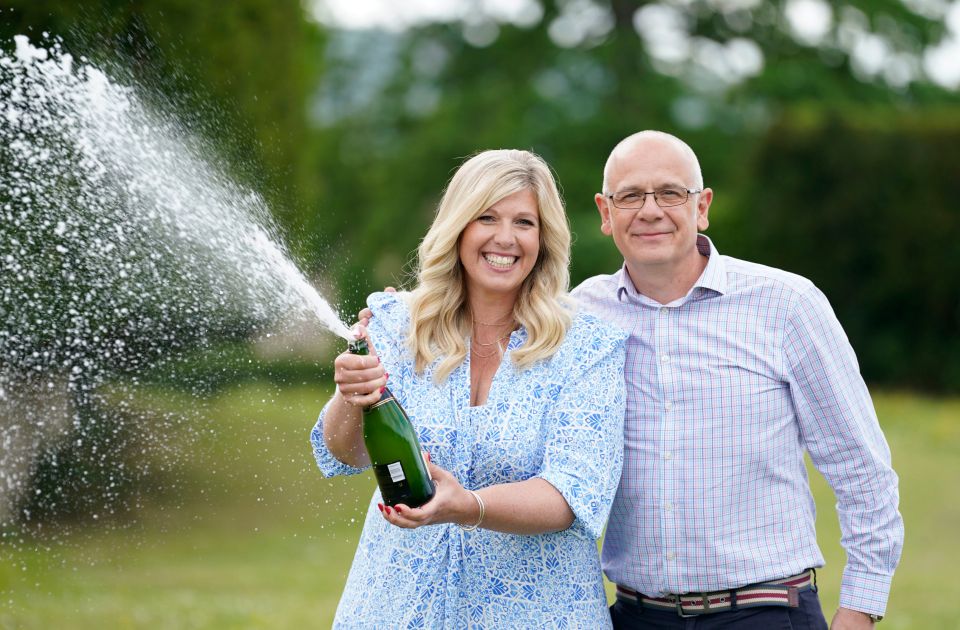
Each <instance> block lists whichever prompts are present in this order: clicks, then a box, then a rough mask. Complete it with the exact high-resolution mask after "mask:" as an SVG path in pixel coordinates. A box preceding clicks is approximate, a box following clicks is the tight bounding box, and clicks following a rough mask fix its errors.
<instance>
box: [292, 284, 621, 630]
mask: <svg viewBox="0 0 960 630" xmlns="http://www.w3.org/2000/svg"><path fill="white" fill-rule="evenodd" d="M368 304H369V306H370V308H371V309H372V311H373V314H374V317H373V319H372V320H371V321H370V326H369V330H370V335H371V337H372V339H373V343H374V346H375V348H376V350H377V352H378V353H379V355H380V357H381V359H382V361H383V364H384V365H385V366H386V369H387V371H388V372H389V373H390V389H391V391H393V393H394V395H395V396H396V397H397V400H398V401H399V402H400V404H401V405H402V406H403V407H404V409H405V410H406V411H407V414H408V415H409V416H410V419H411V421H412V422H413V424H414V426H415V427H416V429H417V431H418V433H419V436H420V442H421V446H422V447H423V448H424V450H426V451H428V452H429V453H430V456H431V458H432V460H433V462H434V463H436V464H437V465H438V466H440V467H442V468H445V469H446V470H448V471H450V472H451V473H452V474H453V475H454V476H456V477H457V479H458V480H459V481H460V483H461V484H463V486H464V487H465V488H468V489H472V490H479V489H480V488H485V487H487V486H491V485H494V484H501V483H509V482H513V481H522V480H525V479H530V478H532V477H540V478H542V479H545V480H547V481H548V482H549V483H550V484H552V485H553V486H554V487H555V488H557V490H559V491H560V493H561V494H562V495H563V497H564V499H566V501H567V503H568V504H569V505H570V508H571V509H572V510H573V513H574V514H575V516H576V519H575V521H574V523H573V525H572V526H571V527H570V528H569V529H566V530H564V531H561V532H555V533H550V534H539V535H516V534H503V533H499V532H494V531H489V530H485V529H477V530H473V531H464V530H462V529H460V528H459V527H457V526H456V525H451V524H442V525H428V526H425V527H420V528H418V529H413V530H408V529H401V528H398V527H394V526H393V525H390V524H389V523H387V522H386V521H385V520H384V519H383V517H382V516H381V515H380V512H379V510H378V509H377V503H378V502H380V501H381V498H380V492H379V490H376V491H374V494H373V498H372V500H371V501H370V505H369V506H368V508H367V515H366V521H365V523H364V526H363V533H362V534H361V537H360V543H359V546H358V548H357V553H356V556H355V557H354V560H353V566H352V567H351V569H350V575H349V577H348V578H347V583H346V586H345V588H344V592H343V596H342V598H341V599H340V605H339V607H338V608H337V616H336V620H335V621H334V627H335V628H379V629H382V628H431V629H433V628H444V629H449V630H461V629H463V628H496V629H503V628H537V627H544V628H590V629H591V630H593V629H597V628H608V627H610V618H609V614H608V612H607V607H606V597H605V594H604V590H603V582H602V578H601V572H600V564H599V561H598V557H597V545H596V539H597V538H599V536H600V533H601V531H602V529H603V525H604V522H605V521H606V518H607V513H608V512H609V510H610V505H611V502H612V501H613V496H614V493H615V492H616V489H617V485H618V483H619V480H620V468H621V465H622V461H623V415H624V379H623V362H624V338H625V336H624V334H623V333H621V332H620V331H619V330H616V329H611V327H610V326H609V325H608V324H605V323H602V322H601V321H600V320H599V319H596V318H594V317H593V316H591V315H588V314H585V313H580V314H578V315H577V316H576V317H575V319H574V323H573V324H572V326H571V327H570V329H569V331H568V333H567V337H566V339H565V340H564V342H563V344H562V345H561V347H560V348H559V350H558V351H557V353H556V354H555V355H554V356H553V357H551V358H550V359H549V360H546V361H541V362H539V363H538V364H535V365H534V366H532V367H530V368H528V369H526V370H524V371H519V372H518V371H517V370H516V369H515V367H514V365H513V362H512V361H511V360H510V353H511V352H512V351H513V350H515V349H516V348H518V347H520V346H521V345H522V344H523V343H524V341H525V340H526V331H525V330H524V329H523V328H522V327H521V328H520V329H519V330H517V331H515V332H514V333H513V334H512V335H511V337H510V341H509V344H508V346H507V350H506V354H505V357H504V360H503V362H502V363H501V365H500V368H499V370H498V371H497V373H496V374H495V376H494V378H493V382H492V384H491V387H490V393H489V396H488V399H487V402H486V404H484V405H483V406H479V407H471V406H470V359H469V353H467V359H465V360H464V362H463V363H462V364H461V365H460V366H459V367H457V368H456V369H455V370H454V371H453V372H452V373H451V374H450V377H449V378H448V379H447V380H446V382H445V383H443V384H442V385H439V386H438V385H436V384H434V382H433V368H434V367H435V365H433V366H428V367H427V369H426V370H425V371H424V373H423V374H419V375H418V374H417V373H416V372H415V371H414V363H413V359H412V356H411V355H410V353H409V352H408V351H407V350H406V347H405V345H404V340H405V338H406V331H407V329H408V326H409V321H410V314H409V310H408V308H407V306H406V304H405V302H404V301H403V297H402V294H390V293H375V294H373V295H371V296H370V298H369V300H368ZM325 413H326V408H324V410H323V412H321V414H320V419H319V420H318V421H317V424H316V426H315V427H314V429H313V432H312V433H311V442H312V444H313V449H314V454H315V456H316V458H317V463H318V465H319V466H320V470H321V471H322V472H323V474H324V475H326V476H328V477H329V476H332V475H344V474H355V473H359V472H362V469H359V468H354V467H352V466H348V465H346V464H344V463H342V462H340V461H339V460H337V459H336V458H334V457H333V455H332V454H331V453H330V451H329V450H327V448H326V446H325V445H324V442H323V419H324V415H325Z"/></svg>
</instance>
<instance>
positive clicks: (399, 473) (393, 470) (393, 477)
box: [387, 462, 407, 483]
mask: <svg viewBox="0 0 960 630" xmlns="http://www.w3.org/2000/svg"><path fill="white" fill-rule="evenodd" d="M387 472H389V473H390V481H392V482H393V483H399V482H401V481H406V479H407V477H406V475H404V474H403V466H402V465H401V464H400V462H393V463H392V464H387Z"/></svg>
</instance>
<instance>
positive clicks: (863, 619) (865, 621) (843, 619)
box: [830, 608, 876, 630]
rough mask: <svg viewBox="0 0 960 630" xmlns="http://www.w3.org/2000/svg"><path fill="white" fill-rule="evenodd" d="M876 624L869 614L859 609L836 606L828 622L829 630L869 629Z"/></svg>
mask: <svg viewBox="0 0 960 630" xmlns="http://www.w3.org/2000/svg"><path fill="white" fill-rule="evenodd" d="M875 625H876V624H875V623H874V622H873V619H871V618H870V615H868V614H867V613H862V612H860V611H859V610H850V609H849V608H838V609H837V614H835V615H834V616H833V621H831V622H830V630H870V629H871V628H873V627H874V626H875Z"/></svg>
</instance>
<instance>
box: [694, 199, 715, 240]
mask: <svg viewBox="0 0 960 630" xmlns="http://www.w3.org/2000/svg"><path fill="white" fill-rule="evenodd" d="M711 203H713V189H711V188H704V189H703V192H701V193H700V198H699V199H697V231H698V232H703V231H704V230H706V229H707V228H708V227H709V226H710V217H709V213H710V204H711Z"/></svg>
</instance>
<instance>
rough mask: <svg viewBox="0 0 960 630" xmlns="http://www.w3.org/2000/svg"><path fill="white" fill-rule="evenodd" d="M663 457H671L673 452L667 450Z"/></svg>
mask: <svg viewBox="0 0 960 630" xmlns="http://www.w3.org/2000/svg"><path fill="white" fill-rule="evenodd" d="M663 458H664V459H673V453H671V452H670V451H667V452H666V453H664V454H663Z"/></svg>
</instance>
